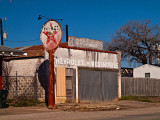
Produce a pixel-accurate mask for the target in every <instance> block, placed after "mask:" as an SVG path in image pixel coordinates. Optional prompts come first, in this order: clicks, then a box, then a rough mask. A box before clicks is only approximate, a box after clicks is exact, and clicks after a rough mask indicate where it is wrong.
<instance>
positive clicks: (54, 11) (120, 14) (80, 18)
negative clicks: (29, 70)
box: [0, 0, 160, 47]
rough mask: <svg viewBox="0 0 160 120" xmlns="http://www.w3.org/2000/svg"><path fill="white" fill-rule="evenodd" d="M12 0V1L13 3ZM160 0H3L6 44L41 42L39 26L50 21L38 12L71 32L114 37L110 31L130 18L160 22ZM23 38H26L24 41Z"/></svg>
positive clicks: (107, 38) (1, 11)
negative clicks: (57, 21)
mask: <svg viewBox="0 0 160 120" xmlns="http://www.w3.org/2000/svg"><path fill="white" fill-rule="evenodd" d="M10 1H13V2H12V3H11V2H10ZM159 5H160V0H0V18H4V17H7V21H3V29H4V31H5V32H6V33H8V39H7V40H4V45H5V46H8V47H19V46H29V45H39V44H41V42H40V30H41V27H42V25H43V24H44V23H45V22H46V21H47V20H46V19H42V20H40V21H38V15H39V14H40V15H43V16H46V17H48V18H52V19H59V18H60V19H63V21H59V23H60V24H61V26H62V28H63V30H64V31H63V39H62V42H65V25H66V24H68V26H69V36H75V37H83V38H90V39H96V40H102V41H103V42H105V41H111V34H112V33H113V32H114V31H116V30H117V29H119V28H120V26H122V25H124V24H126V23H127V21H129V20H143V19H150V20H151V22H152V23H153V24H158V23H160V7H159ZM21 41H23V42H21Z"/></svg>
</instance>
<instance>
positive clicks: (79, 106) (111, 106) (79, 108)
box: [0, 101, 160, 116]
mask: <svg viewBox="0 0 160 120" xmlns="http://www.w3.org/2000/svg"><path fill="white" fill-rule="evenodd" d="M156 106H160V103H149V102H139V101H116V102H93V103H64V104H56V108H55V109H48V108H47V107H46V106H35V107H9V108H4V109H0V116H1V115H16V114H30V113H40V112H54V111H55V112H58V111H69V112H70V111H72V112H73V111H74V112H91V111H108V110H109V111H110V110H112V111H113V110H124V109H138V108H145V107H156Z"/></svg>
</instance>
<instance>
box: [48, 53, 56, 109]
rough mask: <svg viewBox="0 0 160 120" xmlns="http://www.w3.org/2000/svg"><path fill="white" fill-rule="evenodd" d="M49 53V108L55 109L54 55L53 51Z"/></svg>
mask: <svg viewBox="0 0 160 120" xmlns="http://www.w3.org/2000/svg"><path fill="white" fill-rule="evenodd" d="M48 53H49V88H48V89H49V90H48V108H50V109H52V108H54V107H55V92H54V55H53V51H48Z"/></svg>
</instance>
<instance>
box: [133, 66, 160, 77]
mask: <svg viewBox="0 0 160 120" xmlns="http://www.w3.org/2000/svg"><path fill="white" fill-rule="evenodd" d="M145 73H150V78H156V79H160V67H158V66H154V65H149V64H145V65H142V66H139V67H137V68H134V69H133V77H135V78H145Z"/></svg>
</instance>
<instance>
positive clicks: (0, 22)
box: [0, 19, 3, 45]
mask: <svg viewBox="0 0 160 120" xmlns="http://www.w3.org/2000/svg"><path fill="white" fill-rule="evenodd" d="M0 24H1V45H3V28H2V19H0Z"/></svg>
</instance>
